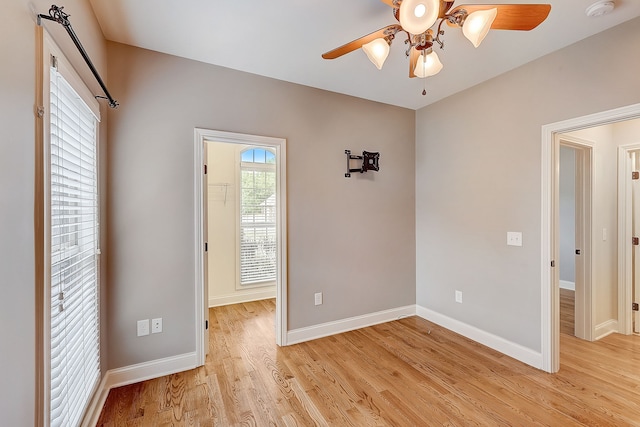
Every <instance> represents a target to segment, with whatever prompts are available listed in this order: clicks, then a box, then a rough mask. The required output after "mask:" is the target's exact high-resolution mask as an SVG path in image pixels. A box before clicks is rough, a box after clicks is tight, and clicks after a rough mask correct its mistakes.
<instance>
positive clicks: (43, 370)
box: [35, 26, 102, 426]
mask: <svg viewBox="0 0 640 427" xmlns="http://www.w3.org/2000/svg"><path fill="white" fill-rule="evenodd" d="M37 41H38V43H37V50H38V56H37V58H38V69H37V88H36V97H37V99H36V101H37V105H38V110H37V117H38V119H39V120H37V126H36V139H37V144H36V145H37V148H36V162H37V164H38V165H39V166H38V173H39V176H38V177H37V178H36V181H37V182H36V208H35V209H36V215H37V217H38V218H39V219H40V220H39V221H37V223H36V226H35V229H36V239H37V240H36V248H37V249H36V252H37V254H38V255H37V259H36V263H37V264H36V265H37V267H36V283H37V284H38V286H37V295H36V307H37V319H36V320H37V324H38V335H39V339H38V342H39V344H38V347H39V349H38V350H39V351H38V353H39V354H40V355H41V361H42V362H41V363H40V364H39V366H38V372H37V373H36V375H37V380H38V396H37V400H38V401H39V403H40V404H39V405H38V411H39V413H38V414H37V418H36V419H37V425H42V426H49V425H50V422H51V404H50V403H51V294H52V292H51V284H52V269H51V260H52V252H51V247H52V235H51V226H52V221H51V220H52V216H51V212H52V196H51V185H52V183H51V174H52V171H51V167H50V166H51V163H50V159H51V108H50V103H51V99H50V90H51V88H50V78H51V77H50V67H51V58H52V56H55V57H56V59H57V70H58V72H59V73H60V74H61V75H62V77H63V78H64V80H65V81H66V82H67V83H68V84H69V85H70V86H71V87H72V88H73V90H74V91H75V92H76V94H77V95H79V97H80V98H81V100H82V101H83V102H84V104H85V105H86V106H87V107H88V109H89V110H90V111H91V113H92V114H93V116H94V117H95V121H96V123H95V179H96V197H97V200H96V203H97V207H96V229H95V241H96V247H97V249H96V251H97V252H96V266H95V268H96V271H95V275H96V278H95V280H96V310H97V313H96V316H97V324H96V328H97V338H98V348H97V351H98V377H97V380H96V381H95V383H94V384H93V385H92V390H91V391H90V393H89V396H90V397H89V398H88V400H87V401H86V402H85V405H84V410H83V415H82V416H81V417H80V423H82V420H83V418H84V417H85V416H86V415H87V410H88V409H89V408H90V407H91V404H92V401H93V397H94V395H95V392H96V390H97V389H98V387H99V384H100V380H101V378H102V372H101V363H102V362H101V357H100V356H101V354H100V292H101V291H100V227H101V226H100V223H101V220H100V210H101V207H100V206H101V184H100V105H99V103H98V101H97V100H96V99H95V97H94V95H93V94H92V93H91V91H90V90H89V89H88V87H87V85H86V84H85V83H84V81H83V80H82V78H81V77H80V76H79V75H78V73H77V72H76V71H75V69H74V68H73V66H72V65H71V64H70V62H69V60H68V59H67V58H66V57H65V55H64V53H63V52H62V50H61V49H60V48H59V47H58V45H57V44H56V43H55V41H54V40H53V38H52V37H51V36H50V35H49V33H48V32H47V31H46V30H45V29H44V28H43V27H42V26H38V27H37ZM40 411H41V412H40Z"/></svg>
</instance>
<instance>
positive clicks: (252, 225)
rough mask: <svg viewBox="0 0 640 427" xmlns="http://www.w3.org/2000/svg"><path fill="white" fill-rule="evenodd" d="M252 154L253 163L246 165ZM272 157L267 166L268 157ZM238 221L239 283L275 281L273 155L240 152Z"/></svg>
mask: <svg viewBox="0 0 640 427" xmlns="http://www.w3.org/2000/svg"><path fill="white" fill-rule="evenodd" d="M248 152H251V153H253V154H252V158H253V159H254V161H253V162H245V161H244V159H245V154H246V153H248ZM268 155H270V156H272V157H273V162H272V164H271V165H267V156H268ZM242 158H243V163H242V168H241V184H242V188H241V218H240V223H241V225H240V284H241V285H250V284H255V283H260V282H265V281H273V280H275V279H276V177H275V156H274V155H273V153H271V152H270V151H268V150H265V149H260V148H254V149H250V150H246V151H244V152H243V153H242Z"/></svg>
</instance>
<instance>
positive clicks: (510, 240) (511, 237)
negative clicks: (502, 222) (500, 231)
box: [507, 231, 522, 246]
mask: <svg viewBox="0 0 640 427" xmlns="http://www.w3.org/2000/svg"><path fill="white" fill-rule="evenodd" d="M507 245H508V246H522V233H521V232H519V231H507Z"/></svg>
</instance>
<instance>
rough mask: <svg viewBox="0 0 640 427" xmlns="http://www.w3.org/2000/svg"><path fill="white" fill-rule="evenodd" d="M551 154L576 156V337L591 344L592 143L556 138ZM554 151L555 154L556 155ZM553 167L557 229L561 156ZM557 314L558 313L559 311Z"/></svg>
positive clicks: (555, 242) (556, 243) (556, 240)
mask: <svg viewBox="0 0 640 427" xmlns="http://www.w3.org/2000/svg"><path fill="white" fill-rule="evenodd" d="M554 145H557V148H556V147H554V152H556V153H558V152H559V149H560V146H565V147H571V148H573V149H574V150H575V153H576V169H575V175H576V176H575V182H576V191H575V205H576V206H575V225H576V229H575V249H580V250H581V254H580V255H579V256H578V257H576V264H575V283H576V287H575V336H576V337H578V338H581V339H584V340H588V341H593V336H594V330H595V328H594V325H593V312H594V310H595V308H594V300H595V298H594V297H593V288H592V278H593V276H594V274H593V265H595V264H594V259H593V254H594V250H593V241H592V236H593V235H594V233H595V231H594V230H593V221H592V219H593V215H594V212H593V200H594V198H593V188H594V174H593V171H594V156H593V152H594V148H595V144H594V143H593V142H591V141H586V140H583V139H580V138H576V137H573V136H568V135H563V134H555V141H554ZM556 150H557V151H556ZM556 162H557V163H556V166H555V167H554V168H553V170H554V171H555V174H554V175H555V176H554V184H553V185H554V187H553V189H554V192H555V196H554V198H553V203H554V207H553V208H552V209H553V212H554V220H555V221H556V224H557V225H559V224H560V222H559V218H558V216H557V215H558V211H559V210H560V204H559V199H558V197H557V196H558V195H559V191H558V189H559V183H560V169H559V167H560V156H559V155H558V156H557V157H556ZM552 229H554V230H556V232H555V233H554V237H553V239H552V244H553V245H554V253H556V254H558V256H556V257H555V258H554V259H555V260H556V268H555V269H554V270H556V271H555V275H554V277H555V279H554V280H553V281H552V287H553V289H552V292H553V293H554V294H555V293H556V292H558V297H557V299H558V301H560V299H559V298H560V296H559V280H558V279H559V277H557V276H559V270H560V268H559V265H558V259H559V254H560V250H559V241H560V233H559V230H558V227H557V226H554V227H552ZM558 314H559V310H558Z"/></svg>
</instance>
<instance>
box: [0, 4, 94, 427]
mask: <svg viewBox="0 0 640 427" xmlns="http://www.w3.org/2000/svg"><path fill="white" fill-rule="evenodd" d="M2 6H3V7H2V12H3V19H2V25H0V57H2V66H0V94H1V95H0V117H2V119H0V120H1V121H0V124H1V125H0V128H1V129H2V138H1V139H0V186H2V190H1V191H0V193H1V194H2V198H1V199H0V218H2V223H1V224H0V236H1V239H2V244H1V245H0V272H2V278H1V279H0V287H1V289H2V292H3V305H2V309H0V324H2V328H0V367H1V369H2V381H3V384H5V385H6V386H5V387H3V388H2V390H0V413H1V414H2V421H1V423H2V425H7V426H28V425H33V423H34V413H35V410H36V400H35V399H36V377H35V368H36V363H37V362H36V347H35V346H36V337H35V334H36V324H35V319H36V306H35V300H36V294H35V292H36V285H35V253H34V240H35V233H34V200H35V194H34V187H35V179H36V178H35V175H36V166H35V115H34V105H35V96H36V94H35V90H36V20H35V16H34V15H35V14H34V13H33V12H32V8H33V9H34V10H35V11H37V13H47V11H48V10H49V7H50V6H51V1H44V0H13V1H7V2H3V4H2ZM64 6H65V11H67V12H68V13H70V14H71V15H72V17H71V23H72V25H73V27H74V30H75V31H76V33H77V34H78V36H79V37H80V39H81V40H82V43H83V44H84V46H85V48H86V50H87V51H88V52H89V54H90V56H91V58H92V60H93V61H94V63H95V65H96V67H97V69H98V70H99V72H100V73H102V74H104V76H105V78H106V67H105V64H106V47H105V44H104V40H103V38H102V33H101V31H100V28H99V26H98V24H97V21H96V19H95V17H94V16H93V12H92V10H91V8H90V6H89V4H88V2H87V1H83V0H69V1H67V2H65V4H64ZM45 27H46V28H47V29H49V30H50V33H51V35H52V36H53V38H54V39H55V40H56V41H57V42H58V44H60V45H61V48H62V49H63V51H64V52H65V53H66V56H67V57H68V58H69V60H70V61H71V62H72V63H73V64H74V65H75V67H76V69H77V71H78V72H79V73H80V74H81V76H82V77H83V78H84V79H85V82H87V84H88V86H89V88H91V89H92V90H94V92H95V93H96V94H98V93H100V92H99V87H98V85H97V83H95V80H93V78H92V77H91V75H90V72H89V71H88V69H87V66H86V65H85V64H84V62H82V59H81V57H80V55H79V54H78V52H77V50H75V47H73V45H72V42H71V40H70V39H69V37H68V35H67V34H66V32H65V31H64V29H63V28H62V27H61V26H60V25H58V24H55V23H47V24H45ZM103 107H104V106H103ZM102 116H103V118H104V117H105V116H106V111H105V109H104V108H102ZM103 124H104V126H102V133H101V140H102V141H103V142H104V141H106V120H104V119H103ZM103 148H104V146H103ZM101 179H102V182H101V185H104V175H101ZM103 262H106V257H103ZM103 279H104V278H103Z"/></svg>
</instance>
